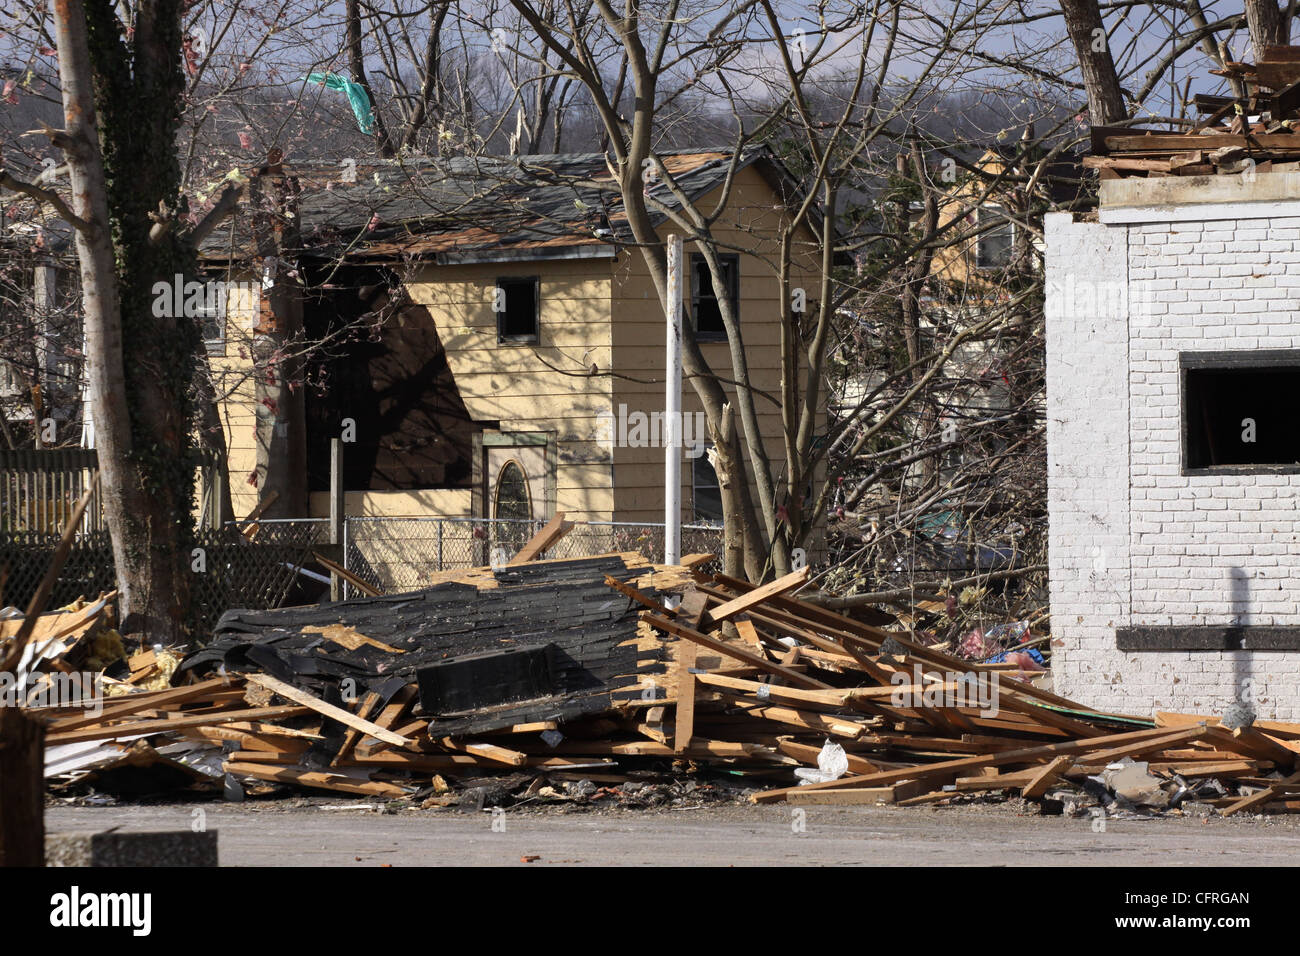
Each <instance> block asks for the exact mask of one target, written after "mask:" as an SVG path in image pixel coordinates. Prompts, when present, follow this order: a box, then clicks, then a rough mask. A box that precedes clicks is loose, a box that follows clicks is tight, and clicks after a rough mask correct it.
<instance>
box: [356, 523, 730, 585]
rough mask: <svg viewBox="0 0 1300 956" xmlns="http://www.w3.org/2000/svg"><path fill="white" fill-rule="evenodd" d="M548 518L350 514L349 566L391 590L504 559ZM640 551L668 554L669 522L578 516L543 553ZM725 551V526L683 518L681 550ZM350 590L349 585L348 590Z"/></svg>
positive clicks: (653, 557)
mask: <svg viewBox="0 0 1300 956" xmlns="http://www.w3.org/2000/svg"><path fill="white" fill-rule="evenodd" d="M545 524H546V522H545V521H519V520H511V519H486V518H388V517H376V518H348V519H347V520H346V522H345V527H344V538H343V540H344V543H345V547H344V566H345V567H346V569H347V570H348V571H350V572H351V573H352V574H355V575H356V576H357V577H359V578H361V579H362V580H364V581H365V582H367V583H368V584H371V585H373V586H375V587H377V588H379V589H380V590H382V591H384V592H385V593H387V594H392V593H399V592H402V591H412V590H416V589H417V588H421V587H424V586H426V585H427V584H428V582H429V576H430V575H432V574H434V573H436V572H438V571H449V570H453V569H457V568H473V567H482V566H485V565H490V564H504V563H505V562H506V561H508V560H509V559H510V558H511V557H512V556H513V555H514V554H515V553H516V552H517V551H518V550H519V549H520V548H522V547H523V546H524V544H526V543H527V541H528V539H529V538H531V537H532V536H533V535H534V534H536V533H537V532H538V531H540V530H541V529H542V528H543V527H544V526H545ZM611 551H636V552H639V553H640V554H642V555H644V556H645V557H646V558H648V559H650V560H652V561H662V560H663V556H664V526H663V525H661V524H643V523H628V522H602V521H591V522H581V523H578V524H577V525H576V526H575V527H574V528H573V529H572V530H571V531H569V533H568V534H566V535H565V536H564V537H563V538H561V539H560V540H559V541H558V542H556V544H555V546H554V547H553V548H551V549H549V550H547V551H544V552H542V554H541V555H540V557H542V558H588V557H594V556H596V555H598V554H607V553H609V552H611ZM701 552H709V553H712V554H715V555H721V553H722V529H721V528H719V527H713V526H711V525H683V526H682V554H693V553H701ZM349 593H350V591H349Z"/></svg>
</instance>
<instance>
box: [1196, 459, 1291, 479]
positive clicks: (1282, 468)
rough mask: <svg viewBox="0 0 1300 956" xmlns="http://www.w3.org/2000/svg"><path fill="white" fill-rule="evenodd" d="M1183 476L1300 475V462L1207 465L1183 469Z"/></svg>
mask: <svg viewBox="0 0 1300 956" xmlns="http://www.w3.org/2000/svg"><path fill="white" fill-rule="evenodd" d="M1182 473H1183V475H1184V476H1185V477H1188V478H1195V477H1197V476H1198V475H1199V476H1200V477H1202V478H1204V477H1212V476H1214V475H1300V462H1296V463H1295V464H1290V465H1206V466H1205V467H1203V468H1186V467H1184V468H1183V472H1182Z"/></svg>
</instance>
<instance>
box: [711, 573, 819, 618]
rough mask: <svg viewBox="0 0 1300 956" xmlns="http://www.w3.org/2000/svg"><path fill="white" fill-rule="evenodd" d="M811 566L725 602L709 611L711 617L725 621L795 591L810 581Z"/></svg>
mask: <svg viewBox="0 0 1300 956" xmlns="http://www.w3.org/2000/svg"><path fill="white" fill-rule="evenodd" d="M811 570H812V569H811V567H810V566H809V565H804V566H803V567H802V568H800V569H799V570H798V571H791V572H790V573H789V574H787V575H785V576H784V577H780V578H777V579H776V580H775V581H769V582H768V583H767V584H764V585H762V586H760V587H757V588H754V590H752V591H750V592H749V593H748V594H742V595H741V596H740V597H737V598H732V599H731V600H730V601H724V602H723V603H721V604H719V605H718V606H717V607H715V608H714V609H713V610H711V611H709V617H710V618H711V619H713V620H714V621H717V622H719V623H720V622H722V621H725V620H726V619H727V618H729V617H734V616H735V615H737V614H739V613H741V612H742V611H747V610H749V609H750V608H751V607H754V606H755V605H758V604H762V603H763V602H764V601H766V600H767V599H768V598H771V597H775V596H776V595H778V594H784V593H785V592H786V591H793V590H794V589H795V588H797V587H799V585H801V584H803V583H804V582H805V581H807V580H808V575H809V573H810V572H811Z"/></svg>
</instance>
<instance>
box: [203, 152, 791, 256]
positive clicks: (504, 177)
mask: <svg viewBox="0 0 1300 956" xmlns="http://www.w3.org/2000/svg"><path fill="white" fill-rule="evenodd" d="M659 158H660V160H661V162H662V164H663V167H664V169H666V171H667V173H668V175H669V176H671V177H672V179H673V181H674V182H675V183H676V184H677V186H678V187H680V189H681V191H682V192H683V193H684V194H685V195H686V196H687V197H688V198H689V199H690V200H692V201H693V200H696V199H699V198H700V197H702V196H704V195H706V194H707V193H709V192H711V191H712V190H714V189H717V188H718V187H720V186H722V185H723V184H724V183H725V182H726V180H727V177H728V175H730V174H732V171H733V163H732V154H731V153H730V152H728V151H725V150H698V151H683V152H674V153H665V154H661V156H660V157H659ZM749 166H754V167H755V168H756V169H758V171H759V172H760V173H761V174H762V175H763V176H764V178H765V179H767V180H768V182H769V184H770V185H772V186H773V188H774V189H776V190H777V192H778V194H779V195H783V196H787V197H789V196H791V195H793V191H794V181H793V178H792V177H791V176H790V175H789V174H788V173H787V172H786V171H785V169H784V168H783V167H782V166H781V165H780V164H779V163H778V162H777V161H776V160H775V159H774V158H773V157H772V156H771V155H770V154H769V153H767V152H766V151H762V150H754V151H750V152H746V153H744V154H742V155H741V156H740V157H738V158H737V160H736V162H735V164H734V169H735V170H737V171H738V170H740V169H744V168H747V167H749ZM272 168H275V167H272ZM278 168H279V169H280V170H281V171H282V172H283V173H284V175H285V176H287V177H289V178H291V179H294V180H296V181H297V187H298V189H299V190H300V192H299V194H298V195H297V197H296V199H295V200H293V202H294V204H296V207H297V209H296V213H294V216H295V217H296V218H297V222H296V223H294V231H295V232H296V233H297V234H298V235H299V236H300V245H301V248H300V249H298V250H286V251H296V252H299V253H300V254H305V255H310V256H317V257H321V258H332V259H333V258H346V259H348V260H350V261H353V262H376V263H377V262H386V261H393V260H397V259H405V258H415V259H423V260H428V261H433V262H436V263H439V264H451V263H457V262H489V261H490V262H497V261H508V260H509V259H512V258H519V259H538V258H576V257H583V256H592V257H600V256H609V255H612V254H613V252H614V248H615V245H616V244H618V243H626V242H630V241H632V237H631V234H630V231H629V229H628V225H627V216H626V212H625V210H624V208H623V203H622V198H621V195H620V192H619V189H618V184H617V182H616V180H615V178H614V174H613V170H612V167H611V165H610V162H609V160H608V158H607V157H606V155H605V154H604V153H577V154H538V155H528V156H512V157H500V156H483V157H455V158H450V159H437V160H434V159H415V160H412V159H403V160H397V161H392V162H385V163H376V164H373V165H365V166H362V165H355V166H353V165H351V164H349V165H348V166H346V167H340V166H337V165H333V164H324V163H307V164H302V165H298V164H290V163H284V164H282V165H281V166H280V167H278ZM648 195H649V196H651V197H652V198H653V199H655V200H657V201H658V202H660V203H662V204H663V205H665V206H667V207H669V208H672V207H675V206H678V205H679V203H678V201H677V199H676V198H675V197H674V196H673V194H672V192H671V190H670V189H669V187H668V185H667V183H666V182H664V181H663V179H662V178H658V179H657V180H656V181H653V182H651V183H650V188H649V190H648ZM253 205H254V204H253V203H252V202H250V201H248V200H247V197H245V199H244V201H241V203H240V205H239V207H238V208H237V209H236V211H235V212H234V213H233V214H232V215H231V216H230V217H228V219H227V220H226V221H225V222H223V223H222V224H221V225H220V226H219V227H218V228H217V229H216V230H215V231H214V232H213V233H212V234H211V235H210V236H208V237H207V239H206V240H205V241H204V242H203V244H202V246H201V247H200V254H201V256H202V258H203V259H205V260H207V261H208V262H210V263H212V264H216V263H219V262H234V261H239V260H242V259H248V258H252V257H254V256H255V255H256V254H257V252H256V244H255V241H254V236H253V228H252V227H253V221H252V220H253V217H254V215H256V214H257V211H256V210H254V208H253ZM651 218H652V220H653V221H654V223H655V224H656V225H658V224H659V223H660V222H663V221H664V219H665V218H666V217H665V215H664V214H663V212H662V211H656V210H655V209H654V208H653V206H652V208H651Z"/></svg>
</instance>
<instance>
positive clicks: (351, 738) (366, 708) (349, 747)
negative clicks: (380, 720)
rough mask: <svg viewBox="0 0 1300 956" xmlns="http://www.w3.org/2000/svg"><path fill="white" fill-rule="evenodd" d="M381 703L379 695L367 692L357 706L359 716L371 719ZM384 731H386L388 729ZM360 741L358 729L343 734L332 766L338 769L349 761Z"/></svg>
mask: <svg viewBox="0 0 1300 956" xmlns="http://www.w3.org/2000/svg"><path fill="white" fill-rule="evenodd" d="M379 701H380V697H379V695H378V694H376V693H375V692H374V691H373V690H370V691H366V696H365V697H362V698H361V703H360V704H359V705H358V706H357V716H358V717H360V718H362V719H365V718H367V717H369V716H370V715H371V712H372V711H373V710H374V709H375V708H376V707H378V706H379ZM375 726H376V727H378V726H381V725H380V724H375ZM384 729H385V730H386V729H387V728H384ZM360 739H361V731H360V730H358V729H357V728H356V727H349V728H348V729H347V732H346V733H344V734H343V743H342V744H341V745H340V746H339V752H338V753H336V754H335V755H334V759H333V760H331V761H330V766H331V767H337V766H338V765H339V764H340V763H342V762H343V761H344V760H347V759H348V757H350V756H352V751H353V749H354V748H355V747H356V745H357V741H358V740H360Z"/></svg>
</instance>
